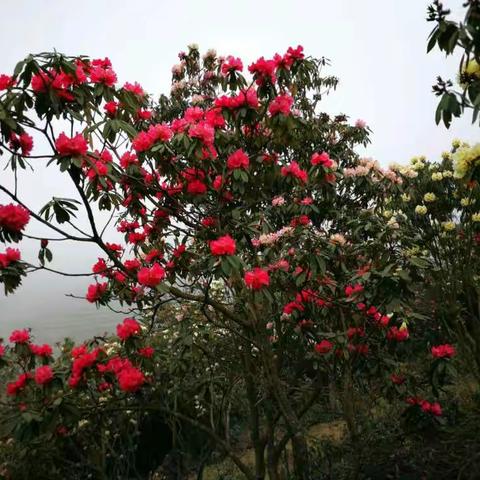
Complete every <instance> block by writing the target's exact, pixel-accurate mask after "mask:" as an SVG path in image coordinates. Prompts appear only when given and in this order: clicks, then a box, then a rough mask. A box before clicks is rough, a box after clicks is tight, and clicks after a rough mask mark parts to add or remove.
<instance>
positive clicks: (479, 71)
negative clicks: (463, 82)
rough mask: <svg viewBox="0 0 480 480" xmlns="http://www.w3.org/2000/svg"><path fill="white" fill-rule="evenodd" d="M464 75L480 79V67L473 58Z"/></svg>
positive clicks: (464, 70)
mask: <svg viewBox="0 0 480 480" xmlns="http://www.w3.org/2000/svg"><path fill="white" fill-rule="evenodd" d="M463 73H465V74H467V75H471V76H473V77H477V78H479V79H480V65H479V64H478V62H477V61H476V60H475V59H474V58H472V60H470V61H469V62H468V63H467V65H466V67H465V68H464V69H463Z"/></svg>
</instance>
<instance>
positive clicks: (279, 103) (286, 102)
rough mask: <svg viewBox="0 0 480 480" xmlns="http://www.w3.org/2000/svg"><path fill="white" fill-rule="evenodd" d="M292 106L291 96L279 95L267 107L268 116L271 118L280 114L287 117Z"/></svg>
mask: <svg viewBox="0 0 480 480" xmlns="http://www.w3.org/2000/svg"><path fill="white" fill-rule="evenodd" d="M292 105H293V98H292V96H291V95H288V94H284V95H279V96H278V97H275V98H274V99H273V101H272V103H270V105H269V106H268V112H269V113H270V115H272V117H273V116H274V115H277V114H279V113H282V114H283V115H289V114H290V110H291V108H292Z"/></svg>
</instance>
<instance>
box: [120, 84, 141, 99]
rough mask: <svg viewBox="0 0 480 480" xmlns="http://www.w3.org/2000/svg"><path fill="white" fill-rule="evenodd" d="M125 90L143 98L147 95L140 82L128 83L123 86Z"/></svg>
mask: <svg viewBox="0 0 480 480" xmlns="http://www.w3.org/2000/svg"><path fill="white" fill-rule="evenodd" d="M123 89H124V90H126V91H127V92H131V93H133V94H134V95H137V96H139V97H143V96H144V95H145V90H143V88H142V86H141V85H140V84H139V83H138V82H135V83H133V84H132V83H129V82H126V83H125V85H124V86H123Z"/></svg>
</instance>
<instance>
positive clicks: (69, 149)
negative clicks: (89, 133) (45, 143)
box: [55, 133, 88, 157]
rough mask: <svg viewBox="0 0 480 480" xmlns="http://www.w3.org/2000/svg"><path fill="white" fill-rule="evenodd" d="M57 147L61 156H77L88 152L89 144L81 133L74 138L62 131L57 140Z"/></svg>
mask: <svg viewBox="0 0 480 480" xmlns="http://www.w3.org/2000/svg"><path fill="white" fill-rule="evenodd" d="M55 148H56V149H57V151H58V154H59V155H60V156H61V157H76V156H83V155H85V154H86V153H87V150H88V144H87V141H86V140H85V138H84V137H83V136H82V135H81V134H80V133H77V135H75V136H74V137H72V138H69V137H67V136H66V135H65V133H61V134H60V135H59V136H58V138H57V141H56V142H55Z"/></svg>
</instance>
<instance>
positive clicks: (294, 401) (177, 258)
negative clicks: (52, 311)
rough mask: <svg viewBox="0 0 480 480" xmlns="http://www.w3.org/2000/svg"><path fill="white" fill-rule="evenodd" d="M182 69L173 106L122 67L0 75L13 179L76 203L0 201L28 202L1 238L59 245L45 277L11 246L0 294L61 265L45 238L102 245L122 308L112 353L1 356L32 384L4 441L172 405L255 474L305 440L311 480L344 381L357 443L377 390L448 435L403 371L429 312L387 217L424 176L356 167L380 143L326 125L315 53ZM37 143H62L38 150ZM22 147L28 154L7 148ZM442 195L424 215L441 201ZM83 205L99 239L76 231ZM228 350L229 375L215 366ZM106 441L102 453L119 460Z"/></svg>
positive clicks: (6, 220) (395, 225)
mask: <svg viewBox="0 0 480 480" xmlns="http://www.w3.org/2000/svg"><path fill="white" fill-rule="evenodd" d="M179 57H180V63H179V64H178V65H176V66H175V67H174V68H173V69H172V76H173V83H172V90H171V94H170V95H169V96H161V97H160V100H159V101H158V102H155V101H154V100H153V98H152V97H150V96H149V95H148V94H147V93H146V92H145V91H144V90H143V88H142V87H141V86H140V85H139V84H138V83H136V82H135V83H133V84H132V83H128V82H127V83H125V84H124V85H123V86H121V87H120V86H117V75H116V73H115V72H114V70H113V66H112V65H111V63H110V61H109V60H108V59H103V60H102V59H95V60H90V59H88V58H86V57H65V56H63V55H60V54H42V55H37V56H30V57H28V58H27V59H26V60H24V61H23V62H20V63H19V64H18V65H17V67H16V68H15V71H14V74H13V76H9V75H4V76H2V77H0V78H1V82H2V83H1V85H2V86H3V88H2V89H1V90H2V91H1V92H0V108H1V110H0V113H1V115H0V129H1V138H2V140H1V141H0V149H1V150H2V152H3V153H5V154H6V155H5V157H6V159H7V160H6V163H7V166H8V167H10V169H11V170H12V172H13V173H16V172H17V171H18V169H21V168H25V167H26V165H27V164H28V165H31V166H32V168H34V169H37V168H41V167H42V162H45V161H46V162H45V163H48V164H53V165H56V166H57V168H58V169H59V170H60V172H62V174H63V175H64V176H65V178H66V179H67V180H69V181H70V182H71V185H72V188H73V191H74V192H75V195H76V198H72V199H68V198H67V199H65V198H62V199H59V198H56V197H53V198H52V200H51V201H50V202H49V203H47V204H46V205H45V206H44V207H42V208H41V209H40V210H39V212H38V213H36V211H35V210H34V209H33V207H27V206H26V205H25V203H24V202H23V201H22V191H21V188H19V190H18V192H17V191H11V190H10V189H8V188H7V187H6V186H4V185H3V184H1V185H0V191H2V192H3V193H4V194H5V195H6V196H8V197H9V198H10V200H11V201H13V202H14V203H13V204H11V205H10V204H9V205H3V206H1V207H0V227H1V231H0V235H1V240H3V241H5V242H16V241H19V240H20V239H21V238H22V234H23V233H24V229H25V226H26V224H27V223H28V221H29V220H30V221H31V222H32V223H33V221H36V222H41V223H42V224H44V225H45V226H47V227H48V228H49V229H50V230H51V231H52V233H53V234H54V236H55V238H52V239H50V240H48V241H47V240H46V239H45V241H43V242H42V243H41V244H40V251H39V261H40V265H31V264H28V263H26V262H24V261H22V260H21V256H20V253H19V252H18V251H16V250H15V251H14V250H12V249H10V250H8V249H7V251H6V253H5V254H3V255H4V256H3V257H0V258H1V259H2V260H1V261H0V281H1V282H2V283H4V285H5V291H6V292H7V293H11V292H13V291H14V290H15V288H17V287H18V286H19V285H20V279H21V277H22V276H23V275H25V274H29V273H32V272H33V271H35V270H38V269H42V268H43V269H48V268H49V267H47V266H46V263H48V262H49V261H51V259H52V252H51V251H50V249H48V248H47V245H49V243H48V242H51V243H54V242H55V241H57V240H69V241H72V242H75V241H76V242H88V243H92V244H95V245H96V246H97V247H98V248H99V250H100V251H101V252H102V256H101V257H100V258H98V261H97V262H96V263H95V264H94V265H93V266H92V277H93V278H94V281H93V283H92V284H91V285H90V286H89V287H88V290H87V292H86V295H85V299H86V301H88V302H91V303H95V304H97V305H106V304H109V303H110V302H112V301H118V302H119V303H120V304H121V305H122V306H123V307H125V308H127V309H128V317H127V318H126V319H125V320H124V321H123V323H122V324H120V325H118V327H117V330H116V333H117V337H118V342H117V341H114V342H113V345H114V347H113V346H112V342H111V341H107V342H106V343H104V342H101V341H98V340H97V341H96V342H94V343H93V344H92V345H80V346H75V347H71V346H70V347H68V348H66V349H64V351H63V353H62V355H61V356H60V357H59V358H58V359H55V360H54V359H53V358H52V356H51V349H50V348H49V347H48V346H46V347H44V348H43V347H42V348H39V347H36V346H33V345H31V344H30V338H29V334H28V331H27V332H26V331H23V332H22V331H19V332H15V333H14V334H12V337H11V339H10V341H11V342H13V343H14V344H15V346H12V347H9V348H8V349H7V352H6V353H5V360H4V361H5V363H6V364H8V365H9V366H10V369H9V372H10V371H11V372H12V373H13V372H15V373H16V371H18V372H19V376H16V377H15V378H12V379H10V383H9V384H8V385H9V387H7V393H8V395H9V399H8V407H9V408H10V409H11V410H12V412H15V422H16V423H15V426H14V428H13V430H12V431H11V432H10V433H14V434H15V435H16V438H17V439H22V438H29V439H31V438H34V437H35V436H37V437H38V436H39V435H46V434H47V432H49V433H48V434H50V435H51V434H52V432H59V431H61V432H63V433H62V434H61V435H67V436H68V435H69V433H66V432H72V431H73V432H76V430H75V428H77V427H76V425H78V422H84V421H91V419H93V420H94V421H95V422H101V420H99V419H101V418H104V416H105V415H106V416H107V417H108V415H110V418H115V417H114V415H115V413H114V412H116V411H118V409H124V410H125V409H126V410H128V409H129V410H135V411H138V412H139V415H145V414H146V412H149V411H156V412H161V413H162V415H165V416H166V417H168V418H169V419H170V421H171V422H173V423H176V422H180V421H181V422H185V423H186V424H187V425H189V426H190V428H194V429H198V430H200V431H201V432H203V434H205V435H207V436H208V437H209V439H210V441H211V442H213V444H214V445H215V448H216V449H217V450H219V451H221V452H222V453H223V454H225V455H227V456H229V457H230V458H231V460H232V461H233V462H234V463H235V465H236V466H237V467H238V469H239V470H240V471H241V472H242V474H243V475H244V476H245V478H248V479H259V478H265V475H266V473H267V471H268V475H269V478H270V479H271V480H275V479H278V478H279V475H280V473H279V464H280V460H281V459H282V457H283V454H284V452H285V449H286V446H287V444H288V443H289V442H291V444H292V457H293V465H294V471H295V478H298V479H307V478H312V469H311V462H310V456H309V445H308V443H307V440H306V435H305V430H306V428H307V427H308V422H309V419H308V413H309V412H310V410H311V408H312V406H314V405H315V404H316V403H317V402H318V399H319V397H320V396H321V394H322V393H323V392H324V391H325V390H326V389H327V388H328V386H329V385H330V388H332V389H334V390H336V391H338V392H339V397H340V403H341V409H342V412H343V415H344V417H345V420H346V423H347V425H348V428H349V432H350V435H351V438H352V440H353V441H357V442H358V441H359V439H360V429H359V425H358V421H357V420H358V415H357V410H358V408H359V407H358V405H359V397H361V396H362V395H361V392H362V391H369V389H370V391H371V392H373V391H376V390H378V389H382V388H384V389H387V390H388V389H390V390H391V392H392V394H395V395H396V396H397V398H400V399H401V401H402V402H405V401H406V399H409V398H414V400H409V401H408V402H407V404H409V405H410V411H413V410H415V409H416V410H418V409H420V411H419V412H417V411H416V410H415V412H416V413H420V414H421V415H423V416H425V415H426V416H427V418H428V420H429V422H430V423H432V424H435V422H437V420H438V418H439V417H441V416H442V414H443V410H442V406H441V405H440V404H439V403H438V402H437V399H436V398H431V399H429V400H426V399H423V398H421V399H420V397H418V396H415V397H413V396H410V395H409V393H408V391H409V389H410V388H413V387H414V390H415V392H416V393H418V391H419V390H420V391H424V390H428V388H426V386H425V384H424V383H420V384H418V385H416V384H415V382H414V381H413V380H415V379H413V380H411V379H409V380H408V381H403V377H402V375H401V370H407V369H408V365H409V363H408V362H409V361H411V360H412V358H416V357H415V354H416V351H415V349H414V348H413V346H412V343H413V342H412V338H414V336H415V322H414V321H415V319H418V318H419V317H420V318H423V317H421V316H419V315H418V313H417V312H416V311H415V309H414V308H412V305H413V298H414V293H415V290H414V288H412V279H411V277H410V276H409V274H408V273H407V272H406V271H405V269H404V267H405V262H406V255H405V248H406V245H405V242H404V240H403V239H402V238H400V236H399V223H400V219H399V218H397V217H396V216H394V215H393V213H392V215H390V214H387V212H388V210H387V208H389V207H388V203H387V200H386V198H389V199H390V200H389V202H391V205H392V208H394V207H395V206H396V204H397V203H396V202H398V201H399V198H403V197H400V195H411V196H412V195H413V193H409V191H408V190H405V189H406V181H407V180H408V179H413V178H414V177H415V175H416V171H417V168H410V167H405V168H404V169H402V168H393V169H383V168H381V167H380V166H379V165H378V164H377V163H376V162H374V161H373V160H370V159H359V158H358V156H357V154H356V153H355V150H354V148H355V147H356V146H357V145H362V144H363V145H366V144H367V143H368V128H367V127H366V125H365V123H364V122H363V121H357V122H356V123H355V124H353V125H352V124H350V123H349V122H348V119H347V117H345V116H343V115H340V116H336V117H330V116H329V115H327V114H325V113H321V112H320V111H319V109H318V102H319V100H320V99H321V96H322V95H323V94H324V93H325V91H326V90H329V89H332V88H334V87H335V86H336V84H337V80H336V78H334V77H330V76H323V74H322V68H323V67H324V66H326V64H327V62H326V60H324V59H313V58H310V57H306V56H305V55H304V53H303V48H302V47H300V46H299V47H297V48H289V49H288V50H287V52H286V53H284V54H276V55H275V56H274V57H273V58H272V59H267V60H266V59H265V58H264V57H261V58H260V59H258V60H257V61H256V62H254V63H252V64H251V65H250V66H249V67H248V71H249V73H250V74H251V75H250V76H244V75H243V74H242V72H243V62H242V61H241V60H240V59H238V58H235V57H232V56H229V57H226V58H224V57H220V56H218V55H217V54H216V53H215V52H214V51H208V52H207V53H206V54H205V55H204V56H203V57H202V58H200V53H199V51H198V48H197V47H196V46H194V45H193V46H190V47H189V49H188V52H181V53H180V55H179ZM66 125H68V128H67V127H66ZM32 130H34V131H35V132H37V133H38V134H40V133H41V134H42V135H43V136H44V137H45V140H46V142H45V145H47V147H45V148H44V147H42V149H40V148H39V149H38V150H37V149H36V148H35V146H34V145H33V144H32V142H30V141H26V139H27V137H26V135H29V132H30V133H32ZM22 135H23V137H22ZM17 137H18V139H20V138H23V139H24V140H23V144H22V143H21V141H20V140H18V144H19V145H20V146H19V147H17V148H13V147H15V146H16V145H17V143H16V142H17ZM35 143H36V142H35ZM39 143H40V142H39ZM469 165H470V164H469ZM442 178H443V177H442ZM435 192H437V190H436V189H433V190H432V192H430V191H429V192H425V195H424V197H423V201H422V202H420V200H416V199H415V202H416V203H418V204H420V203H421V205H420V206H421V207H422V208H423V207H425V205H423V203H426V204H428V205H430V204H435V202H436V201H437V196H436V194H435ZM417 193H418V192H417ZM417 193H416V194H417ZM427 193H428V194H430V193H431V194H432V195H429V196H428V197H427V196H426V195H427ZM437 194H439V192H437ZM425 208H428V207H425ZM97 209H99V210H107V211H110V212H111V213H112V219H116V221H115V226H116V228H117V230H118V231H119V232H121V233H122V234H123V235H124V237H123V243H122V244H113V243H110V242H108V240H107V238H108V235H109V233H110V232H109V230H108V229H105V228H101V227H100V225H99V224H98V220H97V218H96V211H97ZM80 210H82V211H83V212H84V213H85V215H86V217H87V218H88V221H89V231H88V232H85V231H83V230H81V229H78V228H75V229H73V230H72V229H71V228H70V226H71V225H72V224H73V225H75V223H74V221H75V218H76V215H77V214H79V213H80ZM413 212H414V213H413V214H412V215H413V216H412V217H411V218H412V219H416V218H417V216H418V215H419V213H418V212H416V213H415V211H413ZM420 215H421V214H420ZM439 215H440V217H439V218H441V219H442V221H447V218H446V216H445V215H444V213H441V214H440V213H439ZM415 222H416V220H415ZM412 226H413V224H412ZM415 227H416V224H415ZM445 230H446V231H449V229H448V228H446V229H445ZM450 231H451V229H450ZM468 235H469V233H468ZM411 238H414V237H411ZM424 240H425V241H426V242H428V241H429V240H428V237H425V239H424ZM407 243H408V242H407ZM413 263H414V264H415V262H413ZM416 263H417V265H416V266H419V265H418V264H419V263H421V261H419V260H417V261H416ZM420 266H421V265H420ZM172 302H175V303H176V304H178V305H179V307H178V308H180V309H182V308H186V311H187V312H191V311H192V310H193V311H195V314H186V315H181V318H180V320H179V323H180V324H181V326H180V327H178V328H179V329H180V331H181V333H182V335H181V338H182V340H181V342H180V341H179V342H164V343H162V345H163V347H164V348H165V351H164V352H162V354H161V355H163V357H162V356H160V354H159V353H157V350H156V349H155V347H154V346H153V345H152V344H153V343H154V342H162V340H164V339H165V335H166V332H165V329H172V328H173V329H174V330H176V328H175V327H172V319H171V318H170V317H169V312H170V310H168V304H170V303H172ZM174 323H175V322H173V324H174ZM199 331H200V332H202V333H201V338H197V337H198V336H199V335H200V334H199ZM205 338H207V339H208V340H209V341H210V343H211V344H210V343H209V342H206V344H205ZM439 340H441V341H443V340H444V339H443V338H442V339H439ZM217 345H220V347H218V348H219V350H221V352H222V358H221V362H219V361H218V359H217V358H215V356H212V352H216V349H217ZM435 345H437V343H435ZM432 346H433V345H432ZM40 351H41V352H42V353H41V354H40V353H39V352H40ZM442 351H445V349H443V350H442ZM185 352H189V353H191V355H187V354H185ZM427 352H428V349H425V351H424V353H427ZM450 356H451V355H448V354H444V355H437V357H438V358H437V360H438V361H439V362H443V364H445V362H448V361H449V360H448V358H449V357H450ZM185 357H186V358H185ZM160 358H162V359H163V360H164V362H160V361H159V359H160ZM185 364H187V365H188V368H185ZM207 367H208V368H209V371H211V372H212V374H211V375H212V377H211V378H210V379H208V381H207V379H206V378H205V379H203V378H202V379H200V380H198V379H197V380H194V378H195V375H193V373H192V372H195V373H196V374H197V376H198V375H201V374H202V372H204V371H206V370H205V369H206V368H207ZM20 372H21V373H20ZM187 379H188V382H187ZM393 379H395V381H394V380H393ZM401 380H402V381H401ZM417 383H418V382H417ZM178 385H180V386H181V387H182V388H178ZM392 385H393V386H394V387H397V388H393V389H392ZM207 386H208V388H207ZM239 390H241V391H242V392H245V396H244V397H243V399H242V400H240V399H239V398H237V396H238V395H237V394H238V391H239ZM174 393H175V395H174ZM433 394H434V395H435V397H437V396H438V395H439V391H438V390H435V391H434V393H433ZM412 395H413V394H412ZM192 398H195V404H194V405H193V406H192V405H191V399H192ZM204 405H206V407H205V406H204ZM207 407H208V408H207ZM232 409H233V410H234V411H241V412H243V413H244V415H245V417H248V429H249V431H250V436H251V442H252V446H253V449H254V451H255V464H254V465H253V466H250V465H247V464H246V463H245V461H243V460H242V459H241V458H240V457H239V456H238V455H237V454H236V453H235V449H234V448H233V445H232V442H231V435H230V433H231V432H230V427H229V424H230V423H229V422H230V420H229V419H230V413H229V412H231V411H232ZM192 412H193V413H192ZM415 412H413V413H414V414H415ZM215 418H218V419H221V420H219V421H217V422H216V421H215V420H214V419H215ZM212 419H213V420H212ZM72 429H73V430H72ZM101 431H102V430H101V429H99V432H101ZM75 435H76V434H75ZM72 436H73V434H72ZM94 438H95V441H94V442H92V445H100V444H102V445H104V444H103V443H102V442H104V441H105V439H104V437H101V438H100V437H97V436H95V437H94ZM76 441H79V442H80V439H77V440H76ZM95 442H100V443H95ZM102 448H103V447H102ZM267 459H268V461H267ZM89 461H92V460H91V458H90V457H89ZM92 468H93V467H92ZM95 468H100V469H101V471H102V472H103V474H104V475H107V473H105V472H108V475H117V474H118V471H116V470H114V467H111V466H109V465H105V464H102V465H101V466H98V464H96V466H95ZM115 468H120V467H119V466H118V464H115ZM125 468H126V467H125ZM112 469H113V470H112ZM113 471H115V472H116V473H112V472H113ZM122 474H125V475H126V474H128V472H123V473H122Z"/></svg>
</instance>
